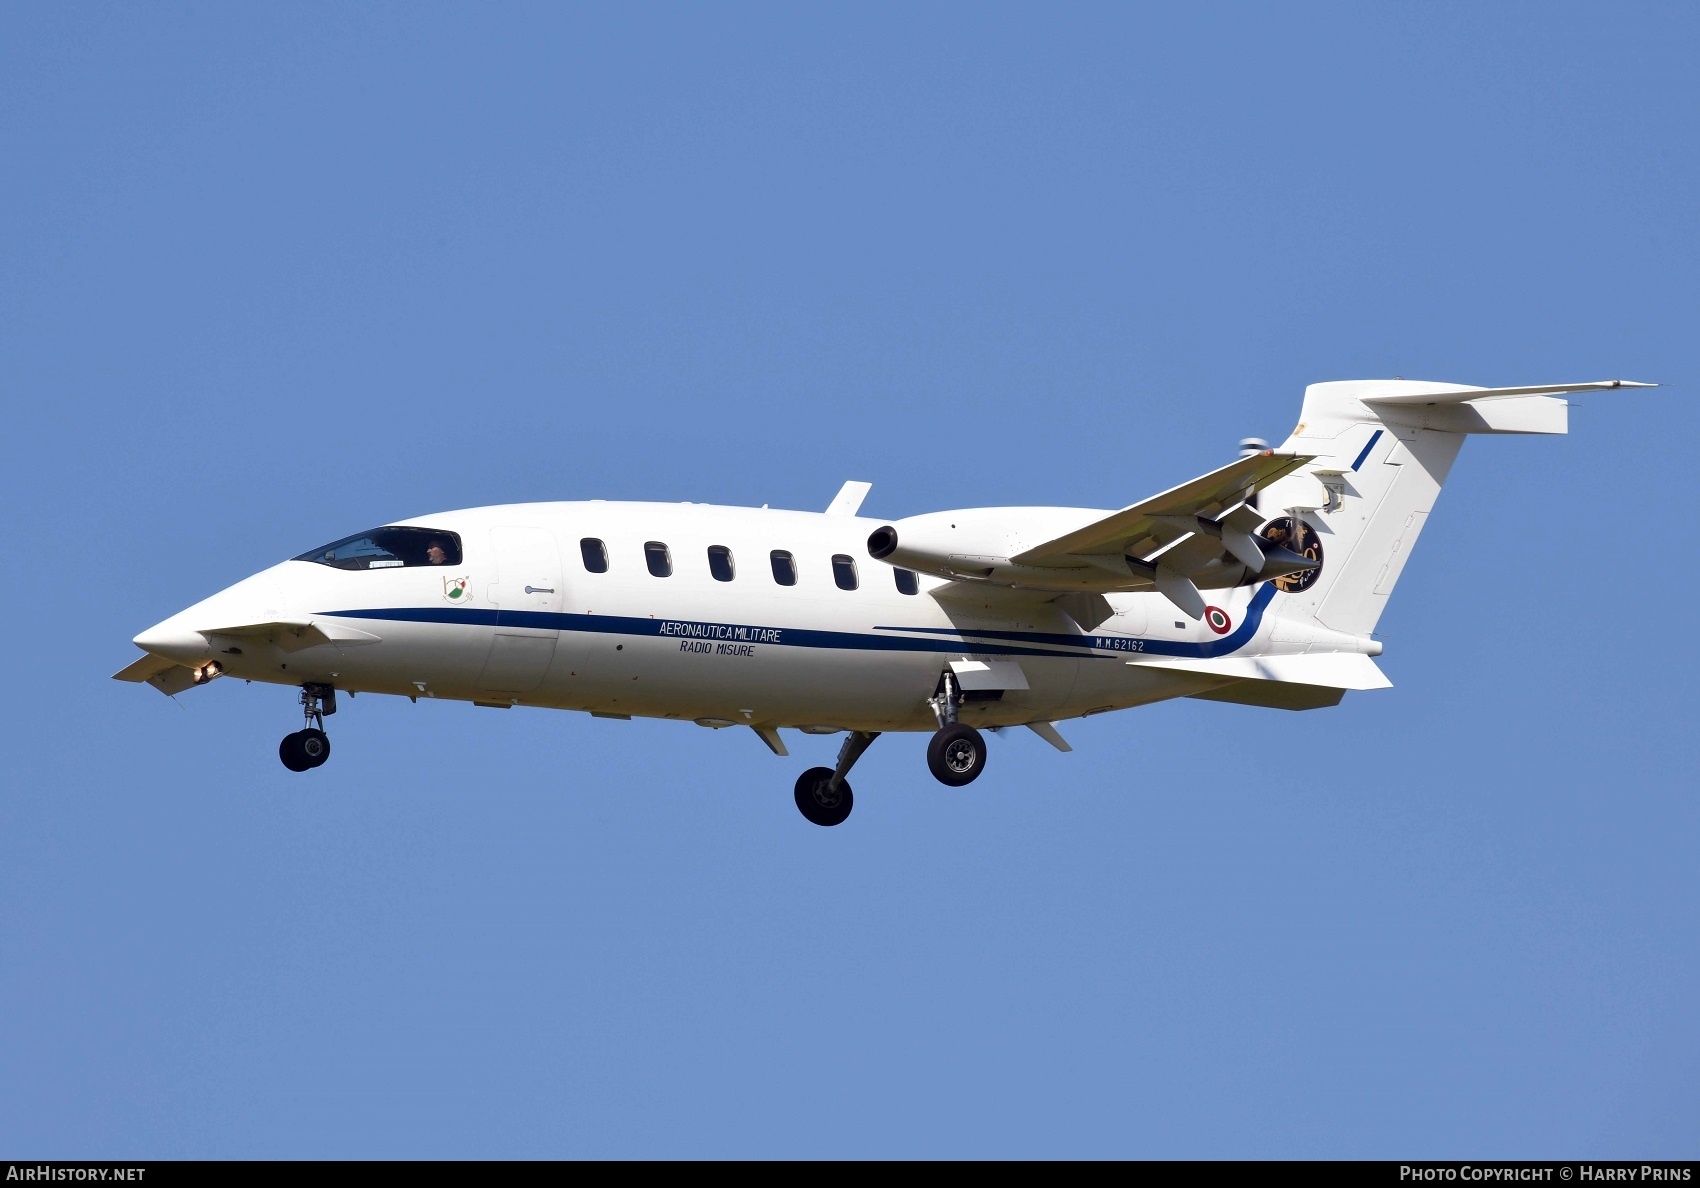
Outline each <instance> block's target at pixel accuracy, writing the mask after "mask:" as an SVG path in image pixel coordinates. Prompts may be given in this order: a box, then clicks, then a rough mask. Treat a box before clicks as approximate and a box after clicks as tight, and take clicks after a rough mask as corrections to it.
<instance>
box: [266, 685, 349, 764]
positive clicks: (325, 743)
mask: <svg viewBox="0 0 1700 1188" xmlns="http://www.w3.org/2000/svg"><path fill="white" fill-rule="evenodd" d="M334 713H336V690H335V689H333V688H331V686H329V685H311V684H309V685H302V686H301V714H302V717H303V718H304V719H305V721H306V725H305V726H304V727H303V728H302V729H300V730H297V731H296V732H295V733H294V734H286V735H284V736H283V741H282V742H281V743H279V744H278V745H277V757H278V758H279V759H281V760H283V765H284V766H285V767H287V768H289V770H290V771H306V770H307V769H308V768H310V767H318V766H320V765H321V764H323V763H324V761H325V760H326V759H329V758H330V757H331V740H330V738H329V736H327V735H326V734H325V715H326V714H334Z"/></svg>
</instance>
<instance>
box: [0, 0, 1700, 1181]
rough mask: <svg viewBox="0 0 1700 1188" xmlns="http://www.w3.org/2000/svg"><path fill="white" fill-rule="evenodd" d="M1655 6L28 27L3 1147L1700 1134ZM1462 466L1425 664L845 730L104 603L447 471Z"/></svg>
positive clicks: (728, 10) (1691, 112)
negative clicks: (1239, 463) (1469, 423)
mask: <svg viewBox="0 0 1700 1188" xmlns="http://www.w3.org/2000/svg"><path fill="white" fill-rule="evenodd" d="M1697 36H1700V18H1697V17H1696V15H1695V12H1694V10H1693V8H1692V7H1691V6H1683V5H1676V4H1669V5H1595V6H1576V5H1562V4H1558V5H1554V4H1541V5H1493V6H1486V5H1473V4H1471V5H1424V6H1420V7H1412V6H1408V5H1379V6H1374V5H1323V6H1304V5H1284V6H1249V5H1247V6H1240V5H1214V6H1206V5H1189V6H1178V5H1177V6H1169V7H1163V8H1155V7H1138V6H1131V5H1115V6H1082V5H1067V6H1058V5H1045V6H1031V7H1012V6H1007V5H1005V6H988V5H961V6H939V5H907V6H882V5H856V6H826V5H811V6H790V5H765V6H736V7H730V6H720V7H711V6H700V5H692V6H648V7H634V6H612V5H610V6H598V7H569V6H565V5H544V6H524V5H504V6H500V7H491V6H465V7H458V8H457V7H444V6H440V5H362V6H347V5H295V6H287V7H281V8H280V7H277V6H252V5H250V6H231V5H193V6H190V5H170V6H167V5H154V6H137V5H98V4H86V5H80V6H68V5H51V4H22V5H18V4H14V5H9V6H7V7H6V8H5V9H4V11H3V12H0V154H3V156H0V159H3V160H4V161H5V162H6V166H5V168H4V169H3V170H0V393H3V398H4V413H3V417H4V420H3V422H0V423H3V425H4V428H5V433H4V437H3V442H4V449H5V457H6V471H7V475H8V479H9V481H8V483H7V494H8V498H7V507H6V511H5V514H4V523H5V525H6V529H7V536H8V537H9V538H10V540H11V542H12V544H13V546H14V548H13V554H14V555H13V557H12V560H11V564H10V566H9V575H8V576H9V582H8V586H9V587H10V589H9V603H10V609H11V621H12V623H13V624H14V635H15V642H14V643H13V644H12V653H11V654H12V658H13V662H12V664H11V666H10V671H11V672H12V674H13V676H12V679H11V680H10V681H8V682H7V683H6V686H5V689H4V692H3V694H0V697H3V699H4V710H5V720H6V722H7V730H6V735H5V737H6V738H7V740H8V746H7V747H6V748H5V754H4V757H3V758H0V765H3V766H0V770H3V771H4V775H5V779H4V787H5V790H4V793H3V795H0V970H3V971H4V972H3V975H0V1068H5V1069H7V1070H8V1075H6V1076H5V1077H4V1078H0V1148H3V1149H4V1150H6V1151H7V1152H9V1153H13V1154H16V1155H20V1156H21V1155H28V1156H29V1157H31V1158H38V1157H39V1158H45V1157H54V1156H57V1157H71V1156H85V1157H103V1156H112V1157H117V1156H134V1157H144V1156H154V1157H167V1156H242V1155H255V1156H386V1155H420V1156H460V1157H486V1156H500V1155H514V1156H597V1155H603V1156H607V1155H615V1156H618V1155H657V1156H737V1155H748V1156H807V1155H838V1156H972V1155H983V1156H1068V1155H1082V1156H1233V1157H1255V1156H1361V1157H1446V1156H1457V1157H1481V1156H1490V1155H1491V1156H1510V1157H1548V1156H1560V1155H1570V1156H1593V1157H1602V1158H1606V1157H1626V1158H1645V1157H1667V1158H1674V1157H1689V1158H1692V1157H1694V1156H1695V1155H1696V1153H1697V1140H1696V1136H1697V1135H1700V1127H1697V1126H1696V1118H1697V1117H1700V1076H1697V1075H1696V1074H1697V1072H1700V1022H1697V1020H1700V1010H1697V1007H1700V952H1697V948H1700V945H1697V941H1696V936H1697V934H1700V930H1697V928H1696V914H1697V910H1700V875H1697V873H1696V868H1695V853H1696V841H1697V840H1700V809H1697V807H1696V799H1695V792H1696V780H1695V777H1694V774H1693V773H1694V759H1693V747H1692V741H1691V740H1692V735H1693V726H1692V724H1693V711H1692V708H1691V698H1692V692H1691V686H1692V680H1693V673H1694V672H1695V671H1696V660H1697V657H1696V655H1695V652H1696V648H1695V645H1694V633H1693V631H1692V630H1691V628H1690V624H1689V623H1688V616H1689V601H1690V598H1691V597H1692V589H1693V586H1694V582H1695V580H1696V577H1697V573H1696V569H1697V566H1696V561H1695V557H1694V551H1693V549H1692V548H1690V547H1689V545H1688V540H1689V536H1690V524H1689V522H1688V521H1689V519H1690V514H1689V512H1688V511H1687V506H1688V503H1689V501H1690V497H1691V487H1692V483H1691V481H1690V474H1691V471H1692V467H1693V461H1692V454H1693V449H1694V446H1695V442H1696V428H1697V419H1696V416H1695V413H1694V405H1693V397H1694V391H1693V389H1694V381H1695V379H1696V375H1695V360H1694V351H1693V346H1694V336H1695V327H1696V324H1697V318H1696V315H1697V313H1700V308H1697V305H1700V303H1697V300H1696V284H1695V282H1696V263H1697V259H1696V255H1697V247H1696V245H1697V243H1700V236H1697V234H1696V232H1697V230H1700V228H1697V225H1696V215H1697V213H1700V212H1697V204H1696V194H1697V193H1700V184H1697V183H1700V156H1697V153H1696V148H1697V145H1696V132H1697V123H1700V93H1697V91H1700V86H1697V84H1696V81H1695V74H1694V71H1693V68H1692V59H1693V51H1694V46H1695V44H1696V38H1697ZM1389 375H1403V376H1408V377H1422V378H1429V379H1436V380H1446V381H1456V382H1465V383H1477V384H1485V385H1496V384H1519V383H1543V382H1555V381H1568V380H1579V379H1600V378H1612V377H1619V376H1621V377H1625V378H1632V379H1646V380H1655V381H1659V382H1661V383H1662V384H1664V385H1665V386H1664V387H1662V388H1660V389H1658V390H1657V391H1654V392H1650V393H1642V394H1634V395H1622V396H1605V397H1596V398H1589V399H1586V400H1585V401H1584V402H1579V403H1580V407H1578V408H1577V409H1576V410H1575V411H1574V413H1573V416H1572V430H1573V432H1572V434H1571V436H1569V437H1566V438H1561V439H1528V440H1518V439H1503V440H1493V439H1488V440H1477V441H1472V442H1471V443H1469V444H1468V445H1467V446H1466V448H1465V451H1464V454H1463V456H1462V458H1461V459H1460V462H1459V464H1458V466H1457V468H1456V469H1455V471H1454V472H1453V477H1452V479H1451V481H1450V482H1449V483H1448V486H1447V489H1446V492H1445V494H1444V495H1443V497H1442V499H1441V501H1440V503H1439V505H1438V507H1437V508H1436V511H1435V514H1434V516H1433V517H1432V518H1431V520H1430V524H1429V528H1428V530H1427V532H1426V533H1425V535H1424V537H1423V540H1422V543H1421V545H1420V546H1419V548H1418V549H1417V552H1416V556H1415V559H1414V560H1413V562H1412V564H1411V565H1410V566H1409V567H1408V568H1407V569H1406V571H1405V576H1404V578H1403V581H1402V582H1401V584H1400V587H1399V592H1398V594H1397V596H1396V597H1395V598H1394V599H1393V602H1392V605H1391V608H1390V610H1389V612H1388V614H1387V616H1386V617H1385V618H1384V619H1383V621H1382V624H1381V629H1380V633H1381V636H1382V638H1383V639H1384V640H1385V642H1386V647H1387V651H1386V655H1385V656H1384V657H1383V661H1382V663H1383V667H1384V668H1385V669H1386V671H1387V672H1388V673H1389V675H1390V676H1391V677H1392V679H1393V680H1394V682H1395V685H1396V687H1395V688H1394V689H1392V690H1390V691H1385V692H1380V693H1371V694H1357V695H1353V696H1351V697H1349V698H1348V700H1347V701H1346V702H1345V703H1344V704H1343V705H1342V706H1340V707H1339V708H1337V709H1332V710H1325V711H1319V712H1314V713H1308V714H1302V715H1290V714H1283V713H1280V712H1277V711H1270V710H1257V709H1251V708H1245V707H1235V706H1225V705H1216V704H1211V703H1205V702H1192V701H1182V702H1178V703H1174V704H1170V705H1164V706H1158V707H1153V708H1150V709H1146V710H1140V711H1133V712H1129V713H1123V714H1117V715H1105V716H1103V717H1098V718H1094V719H1091V720H1090V721H1086V722H1077V723H1073V724H1068V725H1065V727H1064V733H1065V734H1066V735H1067V736H1068V737H1069V738H1070V740H1071V741H1072V742H1073V743H1074V745H1075V751H1074V753H1073V754H1070V755H1059V754H1056V753H1055V752H1052V751H1051V750H1050V749H1049V748H1048V747H1046V746H1045V745H1044V744H1043V743H1041V742H1040V741H1039V740H1037V739H1036V738H1030V737H1025V736H1023V737H1008V738H1004V739H999V740H995V741H994V751H993V754H992V758H991V763H990V766H989V768H988V771H987V773H986V775H985V776H984V777H983V778H982V779H980V780H979V781H978V782H977V783H976V784H974V785H973V786H972V788H971V789H968V790H965V791H953V790H949V789H945V788H943V787H941V786H939V785H937V784H935V783H934V782H933V781H932V780H931V778H930V777H929V776H928V775H927V774H926V771H925V767H924V764H923V760H922V750H923V741H924V740H923V737H922V736H919V735H917V736H912V737H894V738H888V739H882V740H881V742H880V743H879V744H878V745H877V746H876V747H874V748H873V750H871V751H870V752H869V754H868V756H867V757H866V758H865V759H864V760H863V762H862V763H861V764H860V765H859V767H858V769H857V776H856V780H855V784H856V789H857V810H856V815H855V816H854V817H853V818H852V819H851V821H850V822H849V823H848V824H847V825H846V826H844V827H843V828H840V829H835V830H821V829H816V828H814V827H811V826H809V825H807V824H806V823H805V822H803V821H802V820H801V818H800V817H799V816H798V814H797V812H796V810H795V808H794V807H793V806H792V804H791V799H790V789H791V784H792V781H793V780H794V778H795V776H796V774H797V771H798V770H799V769H800V768H801V767H802V766H805V765H808V764H812V763H817V762H824V761H826V760H827V758H828V757H829V756H830V755H831V754H832V751H833V748H834V745H835V743H834V740H830V739H816V740H813V741H810V740H804V739H799V740H798V742H797V743H796V745H795V746H794V747H793V751H794V757H793V758H792V759H791V760H780V759H776V758H774V757H773V756H771V755H769V754H768V753H767V751H766V750H765V749H764V748H763V747H762V746H761V745H760V744H759V742H757V741H756V740H755V739H754V738H752V737H749V736H748V735H747V733H740V732H736V731H727V732H709V731H704V730H698V729H694V728H691V727H688V726H683V725H677V724H662V723H650V722H631V723H620V722H610V721H603V720H591V719H589V718H587V717H584V716H582V715H569V714H554V713H548V712H543V711H530V710H517V711H513V712H509V713H497V712H493V711H486V710H480V709H474V708H472V707H470V706H457V705H446V704H420V705H417V706H415V705H410V704H408V703H407V702H405V701H402V702H394V703H392V702H387V701H385V700H383V699H380V698H376V697H372V698H361V699H359V700H357V701H354V702H352V703H345V705H344V707H343V710H342V712H341V713H339V714H338V716H337V718H336V719H335V722H334V725H335V727H336V730H335V732H334V737H335V740H336V756H335V758H334V760H333V761H332V763H331V764H330V765H329V766H328V767H326V768H325V769H323V770H322V771H320V772H318V773H315V774H314V775H313V776H312V777H310V778H307V779H302V778H299V777H295V776H292V775H290V774H289V773H287V772H285V771H284V770H283V768H282V767H281V766H279V764H278V762H277V759H276V743H277V738H278V737H279V736H280V735H281V734H282V733H283V732H284V731H285V730H288V729H292V728H293V725H292V723H293V721H294V720H295V719H294V717H293V715H294V713H295V710H294V707H293V705H292V701H293V698H292V696H291V693H290V691H289V690H287V689H280V688H262V687H259V686H252V687H246V686H242V685H239V684H236V683H235V682H228V683H220V684H218V685H214V686H212V687H210V688H208V689H205V690H198V691H195V692H193V693H192V694H190V695H186V696H184V697H182V698H181V699H180V703H173V702H171V701H168V700H167V699H165V698H162V697H160V696H158V695H157V694H155V693H153V692H152V691H151V690H148V689H145V688H137V687H134V686H127V685H120V684H118V683H116V682H113V681H111V680H110V679H108V677H109V674H110V673H111V672H113V671H115V670H116V669H118V668H119V667H121V666H122V665H124V664H126V663H128V662H129V660H130V659H132V658H133V656H134V655H135V654H136V652H135V649H134V648H133V647H132V645H131V644H130V642H129V639H130V637H131V636H132V635H134V634H135V633H136V632H137V631H139V630H141V629H142V628H144V627H146V626H148V625H150V624H152V623H154V622H156V621H158V620H159V619H161V618H164V617H165V616H166V615H168V614H170V613H172V612H174V611H176V610H177V609H179V608H181V607H183V606H185V605H187V604H189V603H191V602H193V601H195V600H197V599H199V598H201V597H203V596H205V595H206V594H208V593H210V592H212V591H213V590H216V589H218V588H221V587H223V586H225V585H227V584H229V583H230V582H232V581H234V580H236V579H238V578H240V577H242V576H244V575H246V574H248V573H250V572H253V571H254V570H257V569H260V568H262V567H264V566H266V565H269V564H272V563H273V562H275V561H277V560H279V559H281V558H284V557H287V556H291V555H293V554H295V553H298V552H300V551H302V550H303V549H306V548H309V547H311V546H313V545H315V544H317V543H319V542H321V541H324V540H328V539H332V538H334V537H337V536H340V535H343V534H345V533H347V532H350V531H354V530H357V529H360V528H364V527H367V526H369V525H371V524H374V523H379V522H383V521H387V520H392V519H397V518H401V517H405V516H410V515H418V514H423V513H426V512H430V511H435V510H441V509H445V508H453V507H461V506H470V505H476V504H483V503H496V502H504V501H510V500H530V499H555V498H563V499H576V498H609V499H621V498H640V499H647V498H653V499H662V500H682V499H688V500H696V501H709V502H723V503H741V504H760V503H771V504H773V505H775V506H782V507H800V508H820V507H824V506H825V504H826V502H827V501H828V500H829V499H830V498H831V496H832V494H833V493H834V491H836V489H837V488H838V485H839V483H840V482H841V481H842V480H843V479H846V478H861V479H867V480H870V481H872V482H873V483H874V489H873V493H872V495H871V496H870V497H869V501H868V503H867V505H866V506H867V509H868V510H869V511H870V512H871V513H873V514H876V515H888V516H901V515H907V514H913V513H917V512H922V511H931V510H937V509H941V508H948V507H957V506H978V505H987V504H1002V503H1011V504H1024V503H1059V504H1071V505H1085V506H1105V507H1113V506H1119V505H1122V504H1125V503H1128V502H1131V501H1133V500H1135V499H1137V498H1140V497H1142V496H1144V495H1147V494H1150V493H1152V492H1154V491H1157V490H1160V489H1162V488H1164V487H1166V486H1169V485H1171V484H1172V483H1174V482H1177V481H1181V480H1184V479H1186V478H1190V477H1192V476H1193V475H1195V474H1199V473H1202V472H1203V471H1205V470H1207V469H1209V468H1211V467H1213V466H1216V465H1219V464H1220V463H1222V462H1224V461H1225V460H1227V459H1229V458H1231V457H1232V455H1233V451H1234V447H1235V443H1236V442H1237V440H1238V439H1239V438H1240V437H1242V436H1244V435H1247V434H1259V435H1262V436H1266V437H1270V438H1277V439H1278V438H1279V437H1280V436H1282V435H1283V434H1284V433H1285V432H1286V431H1287V430H1288V429H1289V428H1290V427H1291V425H1292V423H1293V421H1294V420H1295V419H1296V413H1297V409H1298V402H1299V399H1300V395H1301V392H1302V389H1303V387H1304V385H1305V384H1307V383H1311V382H1316V381H1320V380H1326V379H1341V378H1356V377H1366V376H1389Z"/></svg>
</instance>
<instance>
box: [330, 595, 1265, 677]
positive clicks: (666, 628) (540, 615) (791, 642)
mask: <svg viewBox="0 0 1700 1188" xmlns="http://www.w3.org/2000/svg"><path fill="white" fill-rule="evenodd" d="M1274 597H1275V587H1274V586H1273V585H1270V584H1269V583H1267V582H1266V583H1264V585H1263V586H1262V587H1261V588H1259V590H1258V591H1257V593H1256V594H1255V595H1253V596H1252V600H1251V602H1250V604H1249V605H1248V606H1247V607H1246V617H1245V620H1244V621H1243V622H1241V623H1240V625H1239V627H1238V628H1236V629H1235V630H1234V632H1233V633H1232V634H1230V635H1226V636H1223V637H1222V638H1221V639H1216V640H1211V641H1210V642H1208V643H1184V642H1181V641H1178V640H1162V639H1144V638H1141V637H1138V636H1131V635H1093V634H1081V635H1064V634H1061V633H1058V632H1045V631H997V630H987V631H974V630H968V631H954V630H951V629H949V628H937V627H876V628H874V630H875V631H901V632H904V634H903V635H871V634H868V633H867V632H860V631H819V630H815V629H812V628H805V627H752V626H749V625H747V624H738V623H708V622H700V621H695V620H689V619H664V618H658V619H652V618H647V617H646V618H641V619H640V618H635V617H629V616H623V615H577V614H565V613H562V612H557V611H515V610H471V609H467V610H460V609H456V608H452V607H390V608H386V609H383V610H339V611H322V612H319V613H321V614H323V615H324V616H325V617H326V618H335V619H382V620H388V621H389V622H394V623H443V624H458V625H461V626H465V627H525V628H532V629H534V630H542V631H583V632H589V633H593V634H597V635H634V636H655V637H659V638H668V639H671V638H678V639H704V640H713V641H716V642H723V643H766V644H774V645H777V646H780V647H792V648H839V649H844V650H848V651H882V652H957V653H961V652H974V653H977V654H980V655H988V656H1049V657H1058V656H1062V657H1068V656H1072V657H1075V658H1078V659H1085V660H1094V659H1114V658H1116V657H1117V656H1118V655H1122V654H1125V653H1127V652H1129V651H1130V650H1133V651H1137V652H1138V653H1142V654H1145V655H1152V656H1185V657H1189V658H1199V659H1209V658H1210V657H1213V656H1225V655H1227V654H1228V653H1230V652H1232V651H1234V650H1235V649H1236V648H1240V647H1243V646H1244V645H1245V644H1247V643H1249V642H1250V641H1251V638H1252V636H1254V635H1256V634H1257V628H1258V626H1259V625H1260V624H1261V623H1262V621H1263V612H1264V610H1265V609H1266V608H1267V607H1268V606H1269V603H1270V601H1271V600H1272V599H1273V598H1274ZM926 635H931V636H944V637H950V638H933V639H928V638H923V636H926ZM987 641H999V642H987ZM1099 641H1105V642H1099ZM1111 641H1113V642H1111ZM1129 642H1135V643H1137V644H1138V645H1139V646H1138V648H1137V649H1130V648H1128V647H1127V644H1128V643H1129ZM1063 649H1069V650H1066V651H1065V650H1063ZM1082 649H1090V650H1082Z"/></svg>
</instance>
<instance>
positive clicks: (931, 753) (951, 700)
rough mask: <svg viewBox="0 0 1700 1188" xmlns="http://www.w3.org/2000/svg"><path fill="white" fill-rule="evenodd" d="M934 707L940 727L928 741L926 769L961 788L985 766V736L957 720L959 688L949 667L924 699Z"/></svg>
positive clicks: (935, 777)
mask: <svg viewBox="0 0 1700 1188" xmlns="http://www.w3.org/2000/svg"><path fill="white" fill-rule="evenodd" d="M927 704H928V705H930V706H932V707H933V716H934V717H936V718H938V721H939V728H938V730H937V732H935V733H934V735H933V738H932V741H931V742H929V743H928V744H927V769H928V770H929V771H931V772H932V773H933V778H934V779H936V780H937V781H938V782H939V783H941V784H948V785H949V786H950V787H952V788H960V787H962V786H963V785H964V784H972V783H973V782H974V781H975V779H977V778H978V777H979V775H980V773H981V772H982V771H985V770H986V737H985V735H983V734H981V733H980V732H979V731H978V730H976V729H974V728H973V727H972V726H970V725H968V724H967V723H966V722H958V721H957V720H956V711H957V710H958V709H959V708H960V707H961V705H962V690H961V688H960V687H959V686H958V685H957V683H956V675H955V674H954V673H952V672H951V671H950V670H949V669H948V668H947V669H945V672H944V676H942V677H941V678H939V691H938V695H937V696H935V697H933V698H932V699H931V700H929V701H928V702H927Z"/></svg>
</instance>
